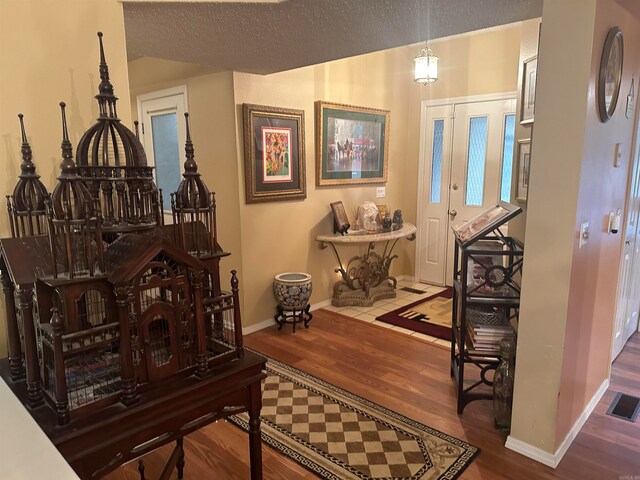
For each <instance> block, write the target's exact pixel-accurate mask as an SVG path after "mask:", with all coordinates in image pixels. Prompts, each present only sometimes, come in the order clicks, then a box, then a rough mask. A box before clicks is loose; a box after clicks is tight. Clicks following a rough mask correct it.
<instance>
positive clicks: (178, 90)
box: [136, 85, 189, 224]
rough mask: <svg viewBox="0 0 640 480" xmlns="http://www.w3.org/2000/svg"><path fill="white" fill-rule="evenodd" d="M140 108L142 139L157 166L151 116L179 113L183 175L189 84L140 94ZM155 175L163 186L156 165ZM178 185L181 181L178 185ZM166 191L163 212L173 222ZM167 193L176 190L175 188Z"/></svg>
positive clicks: (167, 221) (179, 164)
mask: <svg viewBox="0 0 640 480" xmlns="http://www.w3.org/2000/svg"><path fill="white" fill-rule="evenodd" d="M136 103H137V109H138V122H139V124H140V127H141V129H140V133H139V135H140V142H141V143H142V145H143V146H144V149H145V153H146V155H147V165H149V166H151V167H156V158H155V152H154V141H153V128H152V123H151V118H152V117H153V116H158V115H162V114H167V113H175V114H176V130H177V136H178V138H177V143H178V151H177V154H178V158H177V161H178V171H179V176H180V178H182V173H183V164H184V162H185V160H186V157H185V150H184V145H185V141H186V124H185V119H184V117H183V114H184V113H185V112H188V111H189V102H188V97H187V86H186V85H179V86H176V87H171V88H166V89H163V90H156V91H153V92H149V93H145V94H142V95H138V96H137V97H136ZM153 175H154V179H155V181H156V185H158V187H160V184H159V180H158V170H157V168H154V172H153ZM176 186H177V185H176ZM164 193H165V192H163V197H164V201H163V210H164V212H163V214H164V221H165V223H166V224H168V223H172V216H171V205H170V203H169V202H168V196H166V195H165V194H164ZM166 193H172V192H171V191H169V192H166Z"/></svg>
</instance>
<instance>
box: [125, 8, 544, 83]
mask: <svg viewBox="0 0 640 480" xmlns="http://www.w3.org/2000/svg"><path fill="white" fill-rule="evenodd" d="M541 15H542V0H286V1H283V2H279V3H265V2H258V3H248V2H246V1H245V2H239V3H238V2H233V3H229V2H224V1H223V2H198V3H192V2H186V3H185V2H166V1H165V2H154V3H147V2H140V1H133V2H127V0H124V16H125V27H126V35H127V53H128V56H129V60H134V59H136V58H140V57H145V56H150V57H159V58H165V59H169V60H178V61H183V62H191V63H197V64H201V65H207V66H210V67H213V68H216V69H224V70H237V71H243V72H252V73H262V74H266V73H273V72H279V71H284V70H289V69H292V68H298V67H302V66H306V65H314V64H317V63H322V62H326V61H330V60H336V59H339V58H345V57H351V56H354V55H360V54H363V53H369V52H374V51H378V50H384V49H387V48H393V47H398V46H402V45H409V44H413V43H418V42H421V41H424V40H425V39H427V38H430V39H434V38H441V37H446V36H449V35H455V34H459V33H464V32H469V31H473V30H479V29H482V28H487V27H492V26H496V25H503V24H507V23H512V22H516V21H520V20H526V19H529V18H535V17H540V16H541Z"/></svg>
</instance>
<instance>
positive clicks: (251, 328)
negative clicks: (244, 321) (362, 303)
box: [242, 298, 331, 335]
mask: <svg viewBox="0 0 640 480" xmlns="http://www.w3.org/2000/svg"><path fill="white" fill-rule="evenodd" d="M329 305H331V299H330V298H329V299H327V300H322V301H321V302H317V303H312V304H311V308H310V309H309V310H310V311H312V312H313V311H314V310H318V309H319V308H324V307H327V306H329ZM275 324H276V321H275V320H274V319H273V317H271V318H267V319H266V320H263V321H262V322H258V323H255V324H253V325H249V326H248V327H242V335H249V334H250V333H253V332H257V331H258V330H263V329H265V328H269V327H270V326H272V325H275Z"/></svg>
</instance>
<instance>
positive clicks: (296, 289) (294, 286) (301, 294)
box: [273, 272, 312, 311]
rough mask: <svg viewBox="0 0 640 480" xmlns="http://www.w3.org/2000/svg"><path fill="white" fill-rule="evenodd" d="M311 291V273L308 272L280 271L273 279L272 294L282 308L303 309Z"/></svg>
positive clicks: (289, 309)
mask: <svg viewBox="0 0 640 480" xmlns="http://www.w3.org/2000/svg"><path fill="white" fill-rule="evenodd" d="M311 291H312V285H311V275H309V274H308V273H300V272H288V273H281V274H279V275H276V276H275V278H274V280H273V294H274V296H275V297H276V301H277V302H278V307H280V308H281V309H282V310H288V311H292V310H304V309H305V308H306V307H307V304H308V303H309V298H310V297H311Z"/></svg>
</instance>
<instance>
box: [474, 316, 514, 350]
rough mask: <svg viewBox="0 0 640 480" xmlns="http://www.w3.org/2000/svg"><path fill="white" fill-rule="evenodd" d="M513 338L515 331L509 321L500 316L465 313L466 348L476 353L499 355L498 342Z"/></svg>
mask: <svg viewBox="0 0 640 480" xmlns="http://www.w3.org/2000/svg"><path fill="white" fill-rule="evenodd" d="M506 337H508V338H513V337H515V331H514V329H513V326H512V325H511V323H510V322H509V320H508V319H507V318H506V317H505V316H504V315H501V314H498V313H497V312H496V313H488V312H478V311H472V310H471V309H469V311H468V312H467V339H468V342H467V347H468V348H469V350H473V351H474V352H476V353H484V354H487V355H497V354H499V353H500V340H502V339H503V338H506Z"/></svg>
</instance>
